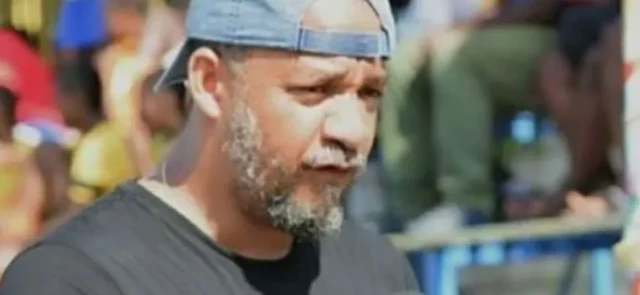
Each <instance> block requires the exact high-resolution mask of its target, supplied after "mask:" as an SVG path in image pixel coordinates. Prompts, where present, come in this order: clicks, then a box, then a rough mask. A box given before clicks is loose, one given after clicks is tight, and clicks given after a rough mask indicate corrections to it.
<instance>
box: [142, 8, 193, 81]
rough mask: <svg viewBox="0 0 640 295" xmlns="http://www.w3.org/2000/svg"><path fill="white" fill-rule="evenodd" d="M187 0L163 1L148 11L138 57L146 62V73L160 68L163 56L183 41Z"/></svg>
mask: <svg viewBox="0 0 640 295" xmlns="http://www.w3.org/2000/svg"><path fill="white" fill-rule="evenodd" d="M188 7H189V0H165V1H164V3H162V4H160V5H155V6H154V7H153V8H151V10H150V11H149V13H148V15H147V18H146V19H145V24H144V33H143V37H142V41H141V42H140V49H139V50H140V51H139V54H140V57H141V58H143V59H145V61H146V63H147V64H146V67H147V69H146V72H147V73H145V75H143V76H147V75H146V74H148V73H153V72H155V71H157V70H159V69H161V68H162V63H160V62H159V61H162V59H163V57H164V56H165V54H167V53H168V52H169V51H171V50H172V49H174V48H176V47H177V46H179V45H180V44H181V43H182V42H183V41H184V36H185V35H184V19H185V13H186V10H187V8H188Z"/></svg>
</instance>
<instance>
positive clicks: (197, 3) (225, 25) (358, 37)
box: [155, 0, 395, 90]
mask: <svg viewBox="0 0 640 295" xmlns="http://www.w3.org/2000/svg"><path fill="white" fill-rule="evenodd" d="M315 1H323V0H191V3H190V5H189V9H188V11H187V17H186V34H187V40H186V41H185V42H184V43H183V44H182V45H181V46H180V50H179V51H178V54H177V55H176V56H175V58H174V59H173V62H171V64H170V66H169V67H167V68H166V69H165V72H164V74H163V75H162V76H161V77H160V79H159V80H158V83H156V85H155V89H156V90H157V89H160V88H162V87H166V86H167V85H170V84H173V83H177V82H181V81H183V80H184V79H186V77H187V61H188V59H189V55H190V54H191V52H192V51H193V50H195V49H196V48H194V42H193V41H194V40H201V41H211V42H215V43H219V44H229V45H239V46H254V47H264V48H276V49H283V50H289V51H297V52H307V53H317V54H328V55H338V56H353V57H382V58H388V57H389V55H390V54H391V52H392V50H393V47H394V45H395V26H394V21H393V16H392V14H391V7H390V5H389V1H388V0H362V1H367V2H368V3H369V5H370V6H371V7H372V9H373V10H374V11H375V13H376V15H377V16H378V19H379V21H380V24H381V29H380V31H368V32H363V31H358V32H351V31H335V30H322V29H313V28H306V27H304V26H303V25H302V18H303V16H304V13H305V12H306V11H307V9H308V8H309V7H310V6H311V5H312V4H313V3H314V2H315Z"/></svg>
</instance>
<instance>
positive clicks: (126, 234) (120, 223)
mask: <svg viewBox="0 0 640 295" xmlns="http://www.w3.org/2000/svg"><path fill="white" fill-rule="evenodd" d="M135 199H136V196H135V193H134V192H131V191H129V190H127V189H125V188H123V187H122V186H121V187H118V188H116V189H115V190H114V191H112V192H111V193H109V194H107V195H104V196H102V197H100V199H98V201H96V202H95V203H94V204H93V205H91V206H89V207H87V208H86V209H84V210H82V211H81V212H79V213H78V214H76V215H75V216H73V217H72V218H70V219H69V220H68V221H66V222H65V223H64V224H62V225H60V226H58V227H57V228H55V229H53V230H52V231H50V232H48V233H47V234H45V235H44V236H43V237H42V238H41V239H40V241H39V243H41V244H59V245H64V246H67V247H70V248H77V249H87V248H96V247H105V246H108V245H111V244H113V243H119V241H122V240H126V239H127V238H130V237H131V236H133V235H135V233H134V231H135V227H132V226H130V225H131V224H134V223H135V222H136V221H135V219H136V218H141V219H144V217H142V216H140V214H141V212H143V211H141V210H140V208H139V206H138V204H137V203H136V201H135Z"/></svg>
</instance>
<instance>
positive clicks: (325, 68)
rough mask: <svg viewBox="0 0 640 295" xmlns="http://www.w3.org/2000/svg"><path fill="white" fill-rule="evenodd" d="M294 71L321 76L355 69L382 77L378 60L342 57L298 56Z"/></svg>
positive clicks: (381, 68)
mask: <svg viewBox="0 0 640 295" xmlns="http://www.w3.org/2000/svg"><path fill="white" fill-rule="evenodd" d="M293 65H294V68H295V70H299V71H307V72H317V73H321V74H323V75H332V76H334V75H335V76H337V75H344V74H347V73H349V71H351V70H353V69H354V68H355V67H361V68H363V69H364V70H367V72H368V73H367V74H370V75H380V76H383V75H384V73H385V72H384V67H383V62H382V60H381V59H380V58H351V57H344V56H335V57H334V56H318V55H309V54H299V55H298V56H296V57H295V58H294V62H293Z"/></svg>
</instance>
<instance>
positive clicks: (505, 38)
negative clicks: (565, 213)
mask: <svg viewBox="0 0 640 295" xmlns="http://www.w3.org/2000/svg"><path fill="white" fill-rule="evenodd" d="M501 2H503V3H500V5H501V6H500V7H501V10H500V11H499V12H498V13H497V14H496V15H495V16H493V17H491V18H489V19H487V20H484V21H482V22H480V23H477V24H474V25H469V26H465V27H460V28H454V29H451V30H449V31H446V32H442V33H439V34H436V35H434V36H428V37H425V36H424V35H423V36H419V37H417V39H415V40H419V42H415V40H411V42H409V41H408V42H405V44H403V45H401V46H400V48H399V49H398V54H397V55H396V56H395V59H392V60H391V62H390V64H389V69H390V75H389V84H388V91H387V93H386V97H385V98H386V99H385V100H383V104H384V107H383V108H382V114H381V116H382V117H381V124H380V132H381V134H380V140H381V147H382V159H383V164H384V168H385V171H386V178H387V181H388V189H389V190H390V198H389V201H390V203H391V204H390V205H391V208H392V211H393V213H394V215H396V216H399V218H400V219H401V221H404V222H406V221H410V220H415V221H417V222H415V223H412V224H413V225H415V226H412V228H413V229H415V230H416V231H417V232H424V231H427V232H431V231H432V230H444V231H448V230H450V229H452V228H453V229H455V228H460V227H461V226H465V225H469V224H475V223H477V222H478V220H483V219H484V220H485V221H486V220H487V219H488V218H487V217H491V216H495V215H494V214H495V213H496V211H502V210H506V211H507V212H506V214H507V218H516V219H517V218H522V217H526V216H542V215H554V214H559V213H560V212H561V211H562V210H563V208H564V205H565V204H564V196H555V195H554V196H550V197H549V198H547V199H544V200H542V201H540V202H537V201H536V202H535V203H533V202H532V203H529V202H527V203H526V204H523V206H520V205H519V204H518V206H515V207H512V206H510V205H507V206H505V208H497V207H496V206H495V205H496V203H497V202H496V196H497V194H498V192H497V190H496V189H495V183H494V173H493V167H494V166H493V155H494V149H493V145H492V142H493V124H494V119H495V118H496V117H498V116H499V115H500V114H508V113H510V112H512V111H513V110H518V109H541V108H546V107H547V102H546V101H544V99H542V98H541V97H540V95H539V93H540V89H539V85H538V70H539V67H540V64H541V63H542V61H543V59H544V57H545V56H546V55H547V53H548V52H550V51H551V50H552V49H554V48H555V46H556V44H557V38H558V35H557V27H558V25H559V24H560V23H561V22H560V20H561V19H562V17H563V15H564V14H565V13H568V12H570V11H571V9H572V8H575V7H582V6H585V5H594V3H590V2H593V1H572V0H529V1H501ZM507 2H508V3H507ZM404 45H406V46H404ZM417 126H422V127H417ZM506 199H507V200H511V199H512V198H509V196H506ZM511 208H518V209H516V210H511ZM483 216H484V218H481V217H483ZM417 217H420V218H419V219H415V218H417ZM443 220H446V221H443ZM442 224H447V225H450V226H449V227H444V226H442Z"/></svg>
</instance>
